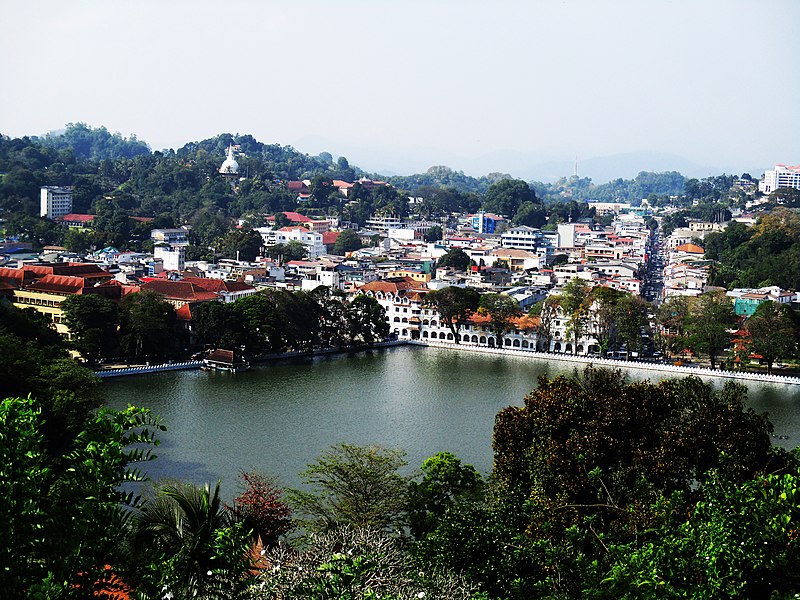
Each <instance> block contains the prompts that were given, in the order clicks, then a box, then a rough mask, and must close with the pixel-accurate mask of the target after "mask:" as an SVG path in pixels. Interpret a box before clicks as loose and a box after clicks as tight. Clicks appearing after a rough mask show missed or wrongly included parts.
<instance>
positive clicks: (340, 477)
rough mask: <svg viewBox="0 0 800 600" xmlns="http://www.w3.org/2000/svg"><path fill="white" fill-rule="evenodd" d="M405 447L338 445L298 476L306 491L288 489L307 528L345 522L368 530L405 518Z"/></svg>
mask: <svg viewBox="0 0 800 600" xmlns="http://www.w3.org/2000/svg"><path fill="white" fill-rule="evenodd" d="M404 456H405V452H402V451H400V450H391V449H388V448H382V447H379V446H369V447H362V446H355V445H353V444H336V445H334V446H332V447H331V448H329V449H328V450H326V451H325V452H323V453H322V454H321V455H320V457H319V458H318V459H317V460H316V462H314V463H313V464H310V465H309V466H308V469H307V470H306V471H304V472H303V473H302V474H301V475H300V476H301V478H302V480H303V483H305V484H306V485H307V486H308V488H310V489H307V490H289V501H290V502H291V504H292V505H293V506H294V507H295V510H296V511H297V513H298V515H299V517H300V520H301V522H302V523H303V525H304V527H305V528H307V529H310V530H316V531H329V530H332V529H336V528H337V527H340V526H341V525H345V524H347V525H353V526H356V527H359V528H367V529H385V528H387V527H392V526H394V527H397V526H398V525H399V524H400V523H401V522H402V510H403V507H404V504H405V494H406V487H407V484H408V482H407V480H406V478H404V477H402V476H401V475H400V474H399V473H398V469H400V467H403V466H405V464H406V462H405V459H404Z"/></svg>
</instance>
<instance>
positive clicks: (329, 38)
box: [0, 0, 800, 181]
mask: <svg viewBox="0 0 800 600" xmlns="http://www.w3.org/2000/svg"><path fill="white" fill-rule="evenodd" d="M3 20H4V25H5V27H4V28H3V35H2V36H1V37H0V56H1V57H2V58H1V59H0V61H2V73H3V93H2V94H0V132H2V133H3V134H6V135H11V136H22V135H38V134H43V133H45V132H47V131H50V130H53V129H59V128H62V127H63V126H64V124H66V123H69V122H79V121H80V122H85V123H88V124H89V125H92V126H95V127H97V126H100V125H104V126H106V127H107V128H108V129H109V130H111V131H112V132H113V131H119V132H121V133H122V134H123V135H126V136H127V135H129V134H131V133H134V134H136V135H137V136H138V137H139V138H141V139H143V140H145V141H147V142H148V143H149V144H150V145H151V147H153V148H154V149H161V148H168V147H171V148H175V147H179V146H181V145H182V144H184V143H185V142H188V141H193V140H200V139H204V138H207V137H211V136H213V135H216V134H218V133H222V132H230V133H249V134H252V135H253V136H255V137H256V138H257V139H258V140H260V141H262V142H266V143H279V144H288V145H292V146H294V147H295V148H297V149H298V150H301V151H303V152H308V153H309V154H317V153H319V152H322V151H328V152H331V153H332V154H334V155H345V156H347V158H348V159H349V160H350V161H351V162H352V163H354V164H357V165H359V166H360V167H362V168H364V169H366V170H368V171H378V172H384V173H388V172H393V173H398V174H406V173H411V172H418V171H424V170H426V169H427V168H428V167H430V166H431V165H439V164H443V165H447V166H449V167H451V168H453V169H456V170H463V171H464V172H466V173H468V174H471V175H482V174H486V173H488V172H492V171H500V172H508V173H511V174H512V175H514V176H517V177H522V178H524V179H540V180H548V179H552V178H555V177H558V176H562V175H571V174H572V172H573V170H574V162H575V157H576V156H577V157H578V172H579V174H580V175H582V176H589V177H592V178H593V179H596V180H597V181H603V180H605V179H608V178H614V177H626V178H629V177H633V176H635V175H636V173H637V172H638V171H640V170H678V171H681V172H684V173H685V174H687V175H696V176H702V175H707V174H712V173H720V172H728V173H737V174H741V173H742V172H744V171H748V172H750V173H751V174H752V175H754V176H758V175H760V174H761V171H763V169H764V168H768V167H771V166H772V165H773V164H775V163H779V162H780V163H792V164H796V163H800V135H798V132H800V112H799V111H798V110H797V107H798V106H800V77H797V76H796V74H795V71H796V69H795V64H794V62H795V60H796V58H797V57H800V35H798V25H799V24H800V2H797V1H795V0H765V1H758V2H756V1H752V0H700V1H696V0H685V1H682V0H676V1H671V2H642V1H640V0H613V1H612V0H608V1H603V0H561V1H555V0H553V1H539V2H530V1H515V0H506V1H501V2H471V1H468V0H467V1H461V2H430V1H427V0H405V1H403V2H380V1H379V2H376V1H374V0H340V1H338V2H327V1H324V0H294V1H292V2H288V1H283V2H281V1H278V0H274V1H269V0H268V1H265V2H251V1H246V0H239V1H237V0H233V1H228V2H208V1H206V0H171V1H169V2H161V1H156V0H142V1H139V2H129V3H117V2H101V1H99V0H86V1H79V2H61V1H56V0H49V1H38V2H7V3H5V5H4V8H3Z"/></svg>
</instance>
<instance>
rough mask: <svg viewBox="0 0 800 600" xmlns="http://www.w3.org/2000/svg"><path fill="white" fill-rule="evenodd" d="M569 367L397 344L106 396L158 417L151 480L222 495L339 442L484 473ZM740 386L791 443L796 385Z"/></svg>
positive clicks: (122, 384)
mask: <svg viewBox="0 0 800 600" xmlns="http://www.w3.org/2000/svg"><path fill="white" fill-rule="evenodd" d="M573 370H574V365H572V364H569V363H564V362H558V361H542V360H531V359H526V358H517V357H509V356H502V357H501V356H493V355H481V354H476V353H469V352H459V351H456V350H448V349H437V348H420V347H413V346H402V347H396V348H388V349H381V350H370V351H364V352H358V353H353V354H338V355H326V356H322V357H314V358H302V359H291V360H284V361H277V362H273V363H268V364H266V365H264V366H261V367H257V368H254V369H252V370H250V371H248V372H245V373H239V374H236V375H233V374H230V373H216V372H205V371H172V372H166V373H154V374H151V375H138V376H134V377H123V378H118V379H107V380H105V381H104V383H103V393H104V396H105V398H106V400H107V404H108V406H110V407H112V408H124V407H125V406H126V405H128V404H134V405H136V406H144V407H147V408H150V409H152V410H153V412H154V413H155V414H157V415H159V416H160V417H161V418H162V420H163V421H164V423H165V424H166V426H167V428H168V430H167V432H166V433H164V434H163V435H162V436H161V440H162V442H161V445H160V446H159V447H158V448H157V449H156V454H157V455H158V459H157V460H156V461H154V462H152V463H150V464H148V465H146V468H147V472H148V473H149V474H150V476H151V477H152V478H153V479H155V480H157V479H159V478H162V477H173V478H181V479H189V480H191V481H194V482H196V483H203V482H205V481H212V482H214V481H216V480H217V479H221V480H222V482H223V493H224V495H225V496H226V497H229V496H231V495H233V494H234V493H235V492H236V486H237V483H236V479H237V474H238V472H239V471H240V470H241V469H245V470H250V469H253V468H257V469H259V470H260V471H262V472H264V473H267V474H270V475H274V476H276V477H277V478H278V480H279V482H280V483H281V484H282V485H284V486H289V487H297V486H298V485H299V483H300V481H299V478H298V474H299V473H300V472H301V471H303V470H304V469H305V468H306V465H307V464H308V463H309V462H311V461H313V460H314V459H315V458H316V457H317V456H318V455H319V454H320V452H322V451H323V450H324V449H326V448H328V447H329V446H330V445H332V444H335V443H337V442H349V443H353V444H360V445H365V444H380V445H382V446H386V447H391V448H401V449H403V450H405V451H407V452H408V455H407V457H406V458H407V460H408V462H409V469H416V468H417V467H418V466H419V465H421V464H422V461H423V460H424V459H425V458H427V457H428V456H431V455H433V454H435V453H436V452H440V451H450V452H453V453H455V454H456V455H457V456H458V457H459V458H461V459H462V461H463V462H465V463H469V464H472V465H474V466H475V467H476V468H477V469H478V470H479V471H481V472H482V473H484V474H487V473H488V472H489V471H490V470H491V466H492V428H493V426H494V418H495V415H496V414H497V413H498V412H499V411H500V410H501V409H503V408H504V407H506V406H510V405H515V406H521V405H522V400H523V398H524V397H525V395H526V394H527V393H528V392H530V390H532V389H533V388H535V387H536V382H537V380H538V378H539V376H540V375H547V376H549V377H554V376H556V375H558V374H562V373H571V372H572V371H573ZM629 374H630V376H631V377H632V378H641V379H648V378H649V379H656V378H658V377H657V376H656V374H654V373H653V372H644V371H638V372H637V371H636V370H631V371H629ZM720 385H721V384H720ZM748 389H749V405H750V406H751V407H752V408H754V409H755V410H756V411H758V412H764V411H767V412H768V413H769V415H770V418H771V420H772V422H773V423H774V424H775V432H776V434H778V435H787V436H789V439H788V440H779V439H776V443H779V444H783V445H785V446H786V447H787V448H791V447H794V446H795V445H797V444H798V443H800V442H799V441H800V410H798V407H800V386H789V385H766V384H761V383H755V382H753V383H750V384H748Z"/></svg>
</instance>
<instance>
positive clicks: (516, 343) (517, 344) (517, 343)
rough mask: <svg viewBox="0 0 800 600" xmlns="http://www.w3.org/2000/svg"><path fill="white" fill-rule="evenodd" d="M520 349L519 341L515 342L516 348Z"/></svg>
mask: <svg viewBox="0 0 800 600" xmlns="http://www.w3.org/2000/svg"><path fill="white" fill-rule="evenodd" d="M519 347H520V343H519V340H514V348H519Z"/></svg>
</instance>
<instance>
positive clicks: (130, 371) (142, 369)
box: [95, 360, 203, 379]
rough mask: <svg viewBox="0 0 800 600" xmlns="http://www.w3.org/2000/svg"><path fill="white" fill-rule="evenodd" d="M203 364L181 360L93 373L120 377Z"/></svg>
mask: <svg viewBox="0 0 800 600" xmlns="http://www.w3.org/2000/svg"><path fill="white" fill-rule="evenodd" d="M202 366H203V361H202V360H186V361H183V362H171V363H164V364H161V365H138V366H135V367H119V368H110V369H102V370H100V371H95V375H97V376H98V377H101V378H103V379H105V378H106V377H121V376H122V375H141V374H142V373H158V372H160V371H185V370H188V369H199V368H200V367H202Z"/></svg>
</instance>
